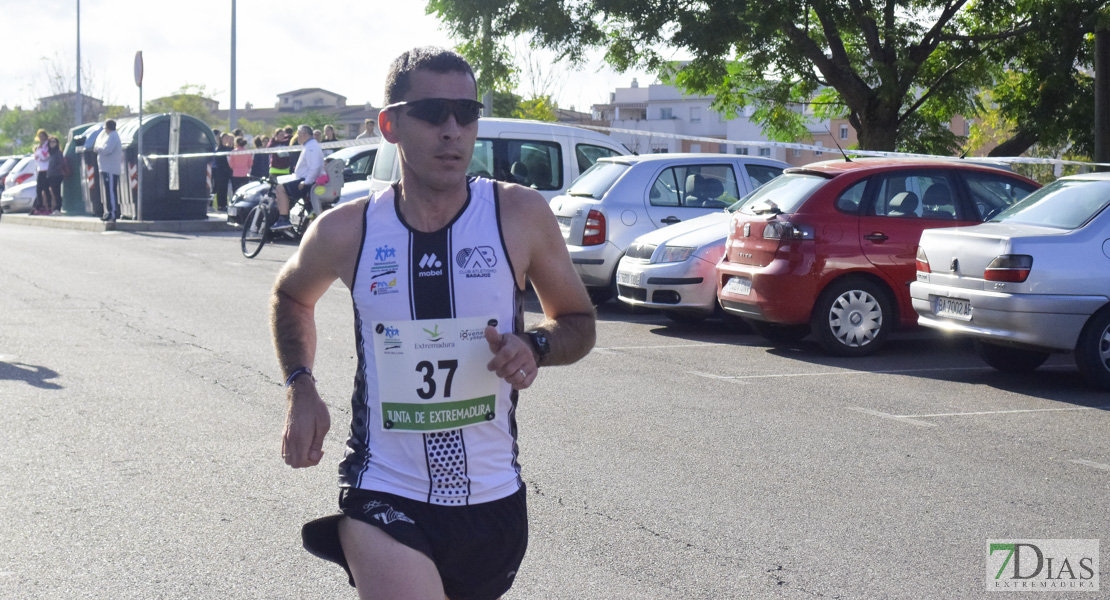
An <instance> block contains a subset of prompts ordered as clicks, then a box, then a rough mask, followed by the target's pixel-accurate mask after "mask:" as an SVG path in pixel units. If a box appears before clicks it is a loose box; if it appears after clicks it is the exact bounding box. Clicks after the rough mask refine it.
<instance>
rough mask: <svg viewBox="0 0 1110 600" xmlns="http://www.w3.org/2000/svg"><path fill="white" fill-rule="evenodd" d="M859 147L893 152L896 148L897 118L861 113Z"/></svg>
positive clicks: (858, 133)
mask: <svg viewBox="0 0 1110 600" xmlns="http://www.w3.org/2000/svg"><path fill="white" fill-rule="evenodd" d="M859 123H860V127H859V131H858V132H857V135H858V136H859V149H860V150H879V151H884V152H894V151H895V150H897V149H898V119H897V118H890V117H881V116H872V115H867V114H861V115H860V118H859Z"/></svg>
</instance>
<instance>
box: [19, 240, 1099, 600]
mask: <svg viewBox="0 0 1110 600" xmlns="http://www.w3.org/2000/svg"><path fill="white" fill-rule="evenodd" d="M292 251H293V249H292V248H291V247H288V246H286V247H267V248H265V249H264V250H263V251H262V254H261V255H260V256H259V257H258V258H257V259H254V260H247V259H245V258H243V257H242V256H241V255H240V254H239V251H238V240H237V239H236V238H235V237H232V235H231V234H228V235H222V234H199V235H184V234H156V233H148V234H131V233H119V232H107V233H90V232H77V231H66V230H57V229H46V228H39V227H28V226H20V225H12V224H4V223H3V222H0V414H2V415H3V417H2V423H3V425H2V427H0V489H2V490H3V492H2V494H0V598H16V599H18V598H112V599H116V598H144V599H146V598H267V599H269V598H298V599H300V598H354V597H355V593H354V591H353V590H351V589H350V588H349V587H348V586H347V584H346V581H345V578H344V577H343V576H342V573H341V571H340V570H339V569H338V568H337V567H334V566H333V565H331V564H328V563H324V562H322V561H320V560H318V559H315V558H313V557H312V556H310V555H308V554H307V553H306V552H305V551H304V550H303V549H302V548H301V547H300V538H299V530H300V526H301V524H303V523H304V522H305V521H307V520H309V519H312V518H314V517H316V516H321V515H324V514H328V513H331V512H333V511H334V510H335V500H336V495H337V494H336V484H335V477H336V470H335V465H336V464H337V462H338V460H339V458H340V456H341V455H342V448H343V438H344V436H345V434H346V430H347V425H346V421H347V419H348V417H349V413H350V409H349V395H350V389H351V383H352V378H353V374H354V366H355V358H354V336H353V323H352V317H351V309H350V300H349V296H348V295H347V293H346V290H345V289H344V288H342V286H341V284H339V285H337V286H336V287H335V289H333V290H332V291H331V292H330V293H329V294H328V295H326V296H325V298H324V300H323V301H322V303H321V305H320V306H319V307H318V309H317V319H318V322H319V324H320V332H321V335H320V348H319V351H318V358H317V361H316V368H315V369H314V370H315V372H316V374H317V376H318V379H319V386H320V388H321V390H322V392H323V394H324V396H325V398H326V400H327V401H328V403H329V405H330V406H331V407H332V418H333V429H332V432H331V433H330V434H329V436H328V439H327V442H326V444H325V451H326V453H327V454H326V456H325V459H324V462H325V463H326V465H322V466H320V467H317V468H315V469H309V470H299V471H293V470H291V469H289V468H287V467H285V466H284V464H283V463H282V461H281V458H280V452H279V449H280V431H281V426H282V419H283V411H284V406H283V395H282V390H281V386H280V383H279V381H278V378H279V373H278V369H277V363H276V360H275V358H274V356H273V350H272V348H271V345H270V342H269V334H268V326H267V314H266V300H267V296H268V292H269V288H270V285H271V283H272V281H273V278H274V275H275V274H276V273H277V270H278V268H279V267H280V265H281V263H282V262H283V261H284V260H285V259H286V258H288V256H289V255H290V254H291V253H292ZM528 308H529V309H530V310H531V311H535V310H537V309H538V305H537V304H536V303H534V302H533V303H531V304H530V305H529V307H528ZM530 316H532V317H535V316H536V315H535V314H534V313H532V314H531V315H530ZM599 316H600V320H599V336H598V346H597V348H596V350H595V351H594V352H593V353H592V354H590V355H589V356H588V357H587V358H586V359H584V360H583V361H581V362H580V363H578V364H576V365H573V366H569V367H559V368H551V369H545V370H544V371H543V372H542V373H541V375H540V377H539V378H538V379H537V382H536V384H535V385H534V386H533V388H532V389H531V390H529V391H528V392H526V393H525V394H524V395H523V397H522V401H521V408H520V411H519V419H520V425H521V440H520V441H521V448H522V463H523V465H524V477H525V480H526V481H527V483H528V486H529V494H528V502H529V509H530V513H531V524H532V525H531V546H530V549H529V553H528V556H527V558H526V559H525V563H524V565H523V567H522V569H521V573H520V575H519V577H518V579H517V584H516V586H515V587H514V588H513V590H512V591H511V592H510V593H509V594H507V595H506V599H507V600H511V599H523V598H543V599H547V598H550V599H563V598H566V599H581V598H600V599H610V598H612V599H624V598H629V599H631V598H637V599H640V598H668V599H669V598H676V599H694V598H705V599H720V598H975V597H989V598H999V597H1006V595H1007V594H999V593H988V592H986V591H985V589H986V588H985V581H986V572H985V568H986V554H987V553H986V544H987V540H988V539H1070V538H1082V539H1089V538H1101V539H1110V521H1108V519H1107V514H1110V510H1108V509H1110V499H1108V498H1110V495H1108V494H1107V492H1108V491H1110V447H1108V445H1107V443H1106V439H1107V435H1106V434H1107V432H1108V431H1110V415H1108V413H1107V412H1106V410H1105V408H1103V407H1105V406H1107V405H1110V395H1108V394H1105V393H1098V392H1095V391H1092V390H1090V389H1088V388H1086V387H1085V386H1084V385H1083V384H1082V383H1081V381H1080V379H1079V375H1078V372H1077V371H1076V369H1075V367H1074V366H1073V364H1072V363H1071V360H1070V357H1067V356H1060V357H1054V358H1053V359H1051V360H1050V362H1049V363H1048V364H1047V365H1046V366H1045V367H1042V368H1041V369H1040V370H1038V371H1037V372H1035V373H1033V374H1030V375H1028V376H1021V377H1015V376H1008V375H1003V374H1001V373H998V372H995V371H993V370H991V369H990V368H988V367H986V366H985V365H983V364H982V363H981V362H980V361H979V360H978V358H977V357H976V356H975V355H974V353H973V351H972V349H971V346H970V345H969V344H967V343H965V342H961V341H959V340H947V339H943V338H941V337H939V336H937V335H935V334H932V333H929V332H921V331H917V332H906V333H901V334H898V335H896V336H895V337H894V339H892V341H891V342H890V344H889V346H888V347H887V348H886V349H885V351H883V352H882V353H880V354H879V355H878V356H873V357H868V358H861V359H835V358H830V357H827V356H824V355H823V354H822V353H820V352H819V351H818V349H817V347H816V345H815V344H814V343H812V342H809V341H804V342H802V343H800V344H798V345H797V346H796V347H793V348H787V349H778V348H773V347H771V346H769V345H767V344H765V343H763V342H762V341H761V340H760V339H758V338H756V337H754V336H752V335H745V334H735V333H730V332H727V331H723V330H722V328H721V326H720V324H719V323H717V322H714V321H707V322H706V323H704V324H700V325H694V326H689V325H687V326H677V325H672V324H670V323H669V322H668V321H667V320H666V319H664V318H662V317H659V316H657V315H653V314H630V313H627V312H625V311H621V310H619V309H618V308H616V307H615V306H614V305H608V306H605V307H602V309H601V310H600V315H599ZM1100 573H1101V574H1102V575H1105V574H1106V573H1107V569H1106V568H1102V569H1101V570H1100ZM1103 585H1104V586H1110V581H1108V582H1104V583H1103ZM1103 589H1104V591H1103V592H1101V596H1102V597H1107V596H1110V591H1106V590H1110V587H1106V588H1103ZM1094 596H1099V594H1095V595H1094ZM1019 597H1020V596H1019ZM1081 597H1092V595H1091V594H1085V595H1081Z"/></svg>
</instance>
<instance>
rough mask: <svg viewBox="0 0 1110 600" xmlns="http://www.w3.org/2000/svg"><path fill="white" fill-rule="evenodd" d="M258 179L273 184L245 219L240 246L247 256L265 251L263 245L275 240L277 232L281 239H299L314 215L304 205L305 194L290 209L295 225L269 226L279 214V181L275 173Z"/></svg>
mask: <svg viewBox="0 0 1110 600" xmlns="http://www.w3.org/2000/svg"><path fill="white" fill-rule="evenodd" d="M259 181H264V182H266V183H268V184H270V189H268V190H267V191H266V192H265V193H264V194H263V195H262V200H260V201H259V203H258V206H255V207H254V208H252V209H251V210H250V212H248V213H247V218H246V220H245V221H244V222H243V233H242V234H241V236H240V246H241V248H242V250H243V256H245V257H247V258H254V257H256V256H258V253H259V252H261V251H262V246H265V245H266V243H267V242H271V241H274V236H281V238H282V239H290V240H292V241H295V242H299V241H300V240H301V237H303V236H304V234H305V232H306V231H308V226H309V225H310V224H311V223H312V219H313V218H314V215H313V214H312V212H311V211H310V210H308V209H307V207H306V206H305V200H304V198H298V199H297V201H296V202H294V203H293V205H292V206H291V207H290V209H289V221H290V222H291V223H293V226H292V227H291V228H289V229H282V230H280V231H274V230H272V229H270V227H271V226H273V224H274V222H275V221H277V218H278V206H277V194H276V192H275V191H274V190H276V189H277V186H278V183H277V180H276V179H274V178H272V177H267V178H263V179H260V180H259Z"/></svg>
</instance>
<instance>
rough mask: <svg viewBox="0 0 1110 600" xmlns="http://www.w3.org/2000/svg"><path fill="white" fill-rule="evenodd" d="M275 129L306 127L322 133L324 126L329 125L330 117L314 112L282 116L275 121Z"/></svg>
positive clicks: (308, 111) (307, 111)
mask: <svg viewBox="0 0 1110 600" xmlns="http://www.w3.org/2000/svg"><path fill="white" fill-rule="evenodd" d="M276 123H277V127H286V126H288V127H300V126H301V125H308V126H309V127H311V128H313V129H319V130H321V131H323V129H324V125H327V124H328V123H331V117H329V116H328V115H325V114H324V113H321V112H318V111H315V110H306V111H304V112H299V113H291V114H287V115H282V116H280V117H278V119H277V122H276Z"/></svg>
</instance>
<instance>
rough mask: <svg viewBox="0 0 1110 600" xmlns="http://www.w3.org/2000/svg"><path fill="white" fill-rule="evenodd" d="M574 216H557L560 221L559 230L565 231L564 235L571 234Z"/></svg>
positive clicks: (556, 218)
mask: <svg viewBox="0 0 1110 600" xmlns="http://www.w3.org/2000/svg"><path fill="white" fill-rule="evenodd" d="M573 218H574V217H555V220H556V221H558V222H559V231H561V232H562V233H563V237H567V236H568V235H570V222H571V220H572V219H573Z"/></svg>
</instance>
